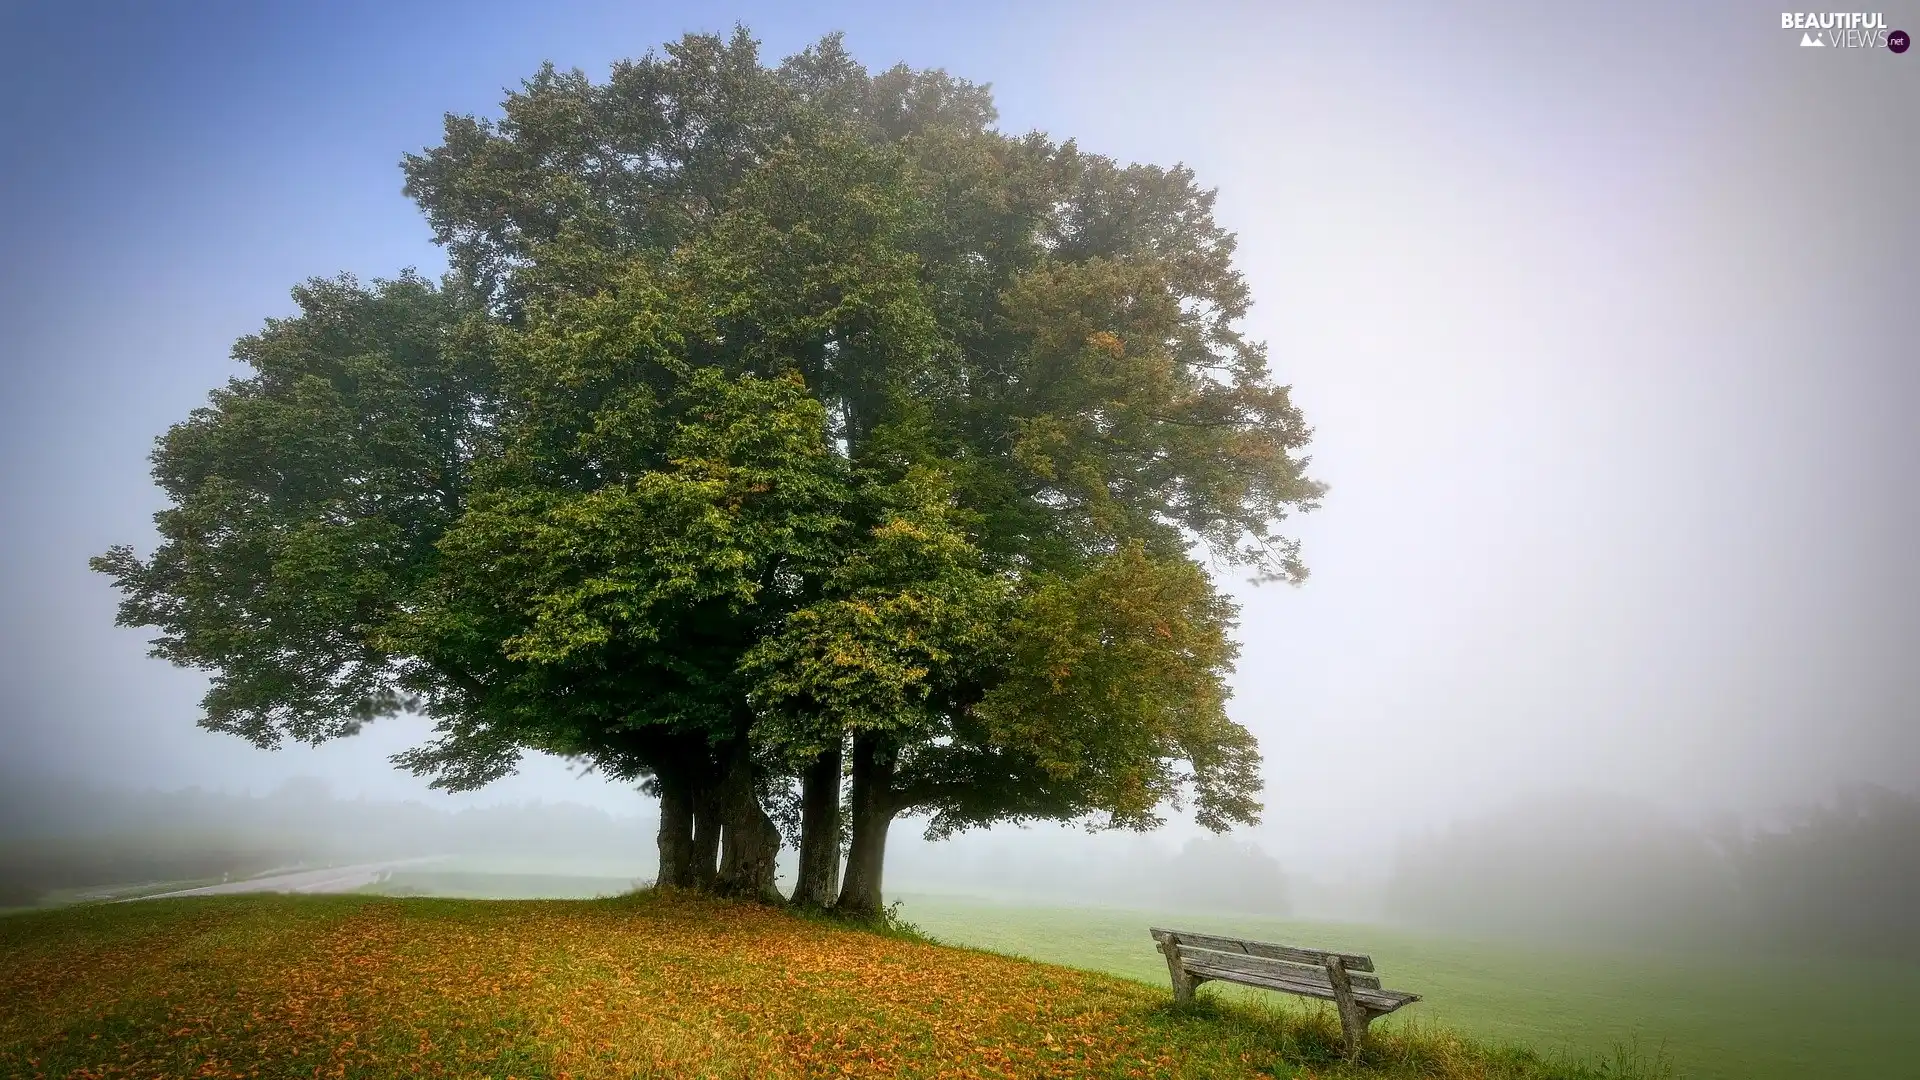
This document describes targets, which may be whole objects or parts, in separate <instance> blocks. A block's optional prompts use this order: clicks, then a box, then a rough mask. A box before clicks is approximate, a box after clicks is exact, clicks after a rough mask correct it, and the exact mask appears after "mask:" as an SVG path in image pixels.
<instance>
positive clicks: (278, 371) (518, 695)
mask: <svg viewBox="0 0 1920 1080" xmlns="http://www.w3.org/2000/svg"><path fill="white" fill-rule="evenodd" d="M994 121H995V116H994V112H993V106H992V102H991V99H990V97H989V95H988V94H987V92H986V90H985V88H983V87H979V86H975V85H972V84H969V83H966V82H964V81H962V80H958V79H955V78H953V77H951V76H948V75H946V74H945V73H943V72H937V71H934V72H928V71H913V70H910V69H908V68H905V67H896V68H893V69H890V70H888V71H885V72H881V73H879V74H877V75H876V74H870V73H868V72H867V71H865V70H864V69H862V68H861V67H860V66H859V65H858V64H856V63H854V62H853V60H852V59H851V58H850V57H848V56H847V54H846V53H845V51H844V50H843V49H842V48H841V45H840V42H839V40H838V38H837V37H828V38H826V39H823V40H822V41H821V42H819V43H818V44H816V45H815V46H813V47H812V48H810V49H808V50H807V51H805V52H803V53H801V54H800V55H798V56H795V57H792V58H789V59H788V60H786V61H784V62H782V63H780V64H778V65H774V66H765V65H763V64H762V63H761V61H760V58H759V55H758V49H757V46H756V45H755V43H754V42H753V41H752V39H751V38H750V37H749V36H748V35H747V34H746V33H745V32H744V31H738V32H736V33H735V34H733V35H732V36H731V37H730V38H726V39H722V38H720V37H714V36H702V35H691V36H688V37H687V38H685V39H683V40H682V41H680V42H678V43H675V44H672V45H669V46H667V47H666V48H665V50H664V52H663V53H662V54H660V55H649V56H648V57H646V58H644V59H642V60H639V61H635V62H631V63H623V64H619V65H616V66H615V68H614V70H613V72H612V75H611V77H610V78H609V79H608V80H607V81H606V82H605V83H600V84H595V83H593V82H591V81H590V80H588V79H587V78H586V77H585V76H584V75H582V74H580V73H578V72H570V73H561V72H558V71H557V70H555V69H554V68H552V67H551V66H549V67H546V68H543V69H542V70H541V71H540V72H539V73H538V74H537V75H535V76H534V77H533V78H532V79H530V80H528V81H527V82H526V83H525V84H524V85H523V87H522V88H521V89H520V90H518V91H516V92H514V93H512V94H510V95H509V97H508V99H507V101H506V103H505V107H504V110H503V115H502V117H501V118H500V119H499V120H497V121H486V120H481V119H476V118H473V117H458V116H449V117H448V119H447V122H446V132H445V137H444V141H443V142H442V143H441V144H440V145H438V146H435V147H432V148H429V149H428V150H426V151H425V152H424V153H422V154H419V155H409V156H408V157H407V158H406V160H405V163H404V167H405V171H406V174H407V191H408V193H409V194H410V195H412V196H413V197H414V198H415V199H416V201H417V202H418V203H419V204H420V206H421V208H422V209H423V210H424V211H425V213H426V215H427V218H428V220H429V221H430V222H431V223H432V225H433V228H434V230H435V233H436V235H437V236H438V238H439V239H440V240H441V242H442V243H443V244H445V245H446V247H447V249H448V251H449V256H450V260H451V263H452V266H453V270H452V271H451V272H450V273H449V275H448V276H447V278H446V280H445V281H444V282H441V283H439V284H436V283H433V282H431V281H428V280H426V279H423V278H421V277H419V276H417V275H413V274H411V273H407V274H403V275H401V276H400V277H398V278H395V279H393V280H390V281H383V282H376V283H374V284H373V285H372V286H370V287H364V286H361V285H359V284H358V283H356V282H354V281H352V280H350V279H344V278H342V279H335V280H316V281H312V282H309V283H307V284H306V285H303V286H302V287H300V288H299V289H297V290H296V291H295V299H296V301H297V302H298V304H299V308H300V311H299V314H298V315H296V316H294V317H292V318H288V319H284V320H275V321H270V322H269V323H268V325H267V327H266V328H265V329H264V330H263V331H262V332H261V333H260V334H257V335H254V336H251V337H249V338H246V339H243V340H242V341H241V342H240V343H239V345H238V346H237V347H236V350H235V356H236V359H238V360H240V361H241V362H243V363H245V364H247V365H248V366H249V368H250V369H251V373H250V374H249V375H247V376H246V377H244V378H239V379H235V380H234V381H232V382H231V383H230V384H229V385H228V386H227V387H226V388H224V389H222V390H220V391H216V392H215V394H214V395H213V398H212V400H211V401H210V403H209V405H208V406H207V407H205V408H202V409H199V410H196V411H195V412H194V413H193V414H192V415H191V416H190V417H189V418H188V419H187V420H185V421H184V422H182V423H180V424H178V425H176V426H175V427H174V428H173V429H172V430H171V431H169V432H168V433H167V434H166V435H165V436H164V437H163V438H162V439H161V440H160V443H159V446H158V448H157V450H156V452H155V456H154V463H155V476H156V479H157V480H158V481H159V482H160V483H161V485H162V486H163V488H164V489H165V490H166V492H167V494H168V496H169V498H170V499H171V502H172V505H171V506H170V507H169V509H167V510H166V511H164V512H162V513H161V514H160V515H159V516H158V518H157V524H158V526H159V530H160V534H161V544H160V547H159V548H158V549H157V550H156V551H155V552H154V554H153V555H152V556H151V557H149V558H146V559H142V558H140V557H138V556H136V555H135V554H134V552H133V551H132V550H131V549H129V548H125V547H120V548H115V549H113V550H111V551H109V552H108V553H107V554H105V555H103V556H101V557H99V558H98V559H96V560H95V565H96V567H97V568H98V569H100V570H102V571H104V572H106V573H108V574H109V575H111V576H112V577H113V578H114V579H115V581H116V583H117V584H118V585H119V587H120V588H121V590H122V592H123V600H122V604H121V609H120V621H121V623H122V624H125V625H131V626H150V627H156V628H158V629H159V631H160V636H159V638H158V639H157V641H156V645H155V647H156V653H157V654H158V655H160V656H163V657H165V658H167V659H170V660H172V661H174V662H175V663H179V664H183V665H189V666H194V667H198V668H202V669H205V670H207V671H208V672H209V673H210V675H211V678H212V686H211V689H210V691H209V693H208V695H207V699H206V710H207V713H206V717H205V719H204V720H203V723H204V724H205V725H206V726H208V727H210V728H214V729H216V730H224V731H230V732H234V733H236V734H240V735H242V736H244V737H246V738H249V739H251V740H252V741H254V742H255V743H258V744H260V745H262V746H272V745H275V744H277V743H278V742H280V741H281V740H284V739H296V740H303V741H320V740H323V739H328V738H334V737H339V736H343V735H349V734H352V733H353V732H355V731H357V730H358V728H359V727H360V725H362V724H363V723H365V722H367V721H368V720H370V719H372V718H375V717H378V716H381V715H386V714H391V713H394V712H396V711H400V710H415V711H418V712H420V713H422V714H424V715H426V716H428V717H431V718H432V719H433V720H434V722H435V724H436V725H437V737H436V738H435V739H434V740H433V741H432V742H430V743H429V744H427V745H425V746H422V747H419V748H416V749H415V750H413V751H410V752H408V753H405V754H402V755H400V757H399V759H398V762H399V764H401V765H403V766H405V767H407V768H410V769H413V770H414V771H416V772H418V773H421V774H423V775H427V776H430V777H432V778H433V782H434V783H435V784H437V785H439V786H443V787H450V788H469V787H474V786H478V785H481V784H484V783H487V782H489V781H491V780H493V779H495V778H497V777H499V776H501V775H503V774H505V773H506V772H509V771H511V769H512V768H513V767H514V764H515V762H516V761H517V760H518V759H519V757H520V755H521V754H523V753H524V752H527V751H538V752H548V753H555V754H561V755H567V756H572V757H576V758H581V759H584V760H587V761H590V762H592V763H593V764H595V765H596V766H597V767H599V768H601V769H602V770H604V771H606V772H607V773H609V774H610V775H614V776H618V777H621V778H624V779H629V780H634V781H639V782H643V783H645V784H646V785H647V786H648V788H649V790H652V791H653V792H655V793H656V794H658V795H659V796H660V798H661V801H662V825H661V835H660V839H659V843H660V850H661V872H660V873H661V881H662V882H663V883H668V884H676V885H684V886H696V887H704V886H713V887H718V888H722V889H725V890H727V891H731V892H738V893H746V894H761V895H764V894H770V892H771V889H772V883H773V858H774V854H775V853H776V852H777V850H778V847H779V844H780V840H781V835H780V829H779V827H778V825H777V824H776V820H778V821H784V822H787V823H788V826H789V831H790V832H793V833H797V837H796V839H797V842H798V844H799V847H800V854H801V867H800V883H799V885H798V886H797V887H796V890H795V894H794V898H795V900H797V901H799V902H803V903H809V904H816V905H826V904H830V903H834V902H835V901H836V894H837V902H838V903H839V905H840V906H841V907H843V908H845V909H847V910H849V911H853V912H856V913H872V912H874V911H877V910H878V907H879V904H880V898H881V871H882V865H883V857H884V850H885V839H886V834H887V827H888V824H889V823H890V822H891V821H892V820H893V819H894V818H895V817H897V816H899V815H900V814H902V813H908V812H912V813H918V814H925V815H927V816H929V818H930V820H931V826H930V829H931V831H932V832H933V833H935V834H944V833H947V832H951V831H953V830H956V829H964V828H970V827H976V826H983V825H989V824H992V823H994V822H1000V821H1022V820H1035V819H1053V820H1077V821H1083V822H1086V823H1088V824H1090V825H1093V826H1094V827H1121V828H1135V829H1141V828H1151V827H1153V826H1155V825H1157V824H1159V822H1160V816H1159V815H1160V814H1161V812H1162V809H1163V808H1164V807H1166V806H1168V805H1170V804H1172V805H1180V804H1182V802H1183V800H1188V799H1190V800H1191V801H1192V804H1193V807H1194V810H1195V813H1196V816H1197V818H1198V820H1199V821H1200V822H1201V823H1202V824H1204V825H1206V826H1208V827H1209V828H1213V829H1224V828H1227V827H1230V826H1231V825H1233V824H1236V823H1248V822H1252V821H1254V820H1256V818H1257V814H1258V810H1259V803H1258V799H1257V793H1258V791H1259V787H1260V779H1259V757H1258V753H1257V750H1256V747H1255V745H1254V740H1253V738H1252V737H1251V735H1249V734H1248V732H1247V731H1246V730H1245V729H1244V728H1242V727H1240V726H1239V725H1238V724H1235V723H1234V722H1233V721H1231V720H1230V719H1229V718H1228V717H1227V715H1226V711H1225V702H1226V699H1227V695H1228V689H1227V685H1226V677H1227V675H1228V673H1229V672H1230V671H1231V667H1232V664H1233V661H1234V658H1235V646H1234V643H1233V639H1232V628H1233V624H1234V617H1235V609H1234V607H1233V605H1232V603H1231V602H1230V601H1228V600H1227V599H1226V598H1225V597H1223V596H1221V595H1220V594H1219V593H1218V592H1217V591H1216V589H1215V587H1214V585H1213V582H1212V580H1211V577H1210V576H1209V574H1208V573H1207V571H1206V569H1205V568H1204V566H1203V565H1202V561H1201V560H1203V559H1204V560H1210V561H1212V562H1213V563H1214V564H1215V565H1217V566H1220V567H1229V568H1231V567H1238V568H1241V569H1243V570H1246V571H1251V572H1252V573H1253V574H1254V575H1255V576H1256V577H1259V578H1270V579H1286V580H1294V581H1297V580H1299V579H1301V578H1302V577H1303V576H1304V575H1305V568H1304V566H1303V565H1302V564H1301V562H1300V559H1299V553H1298V548H1297V545H1296V544H1295V543H1294V542H1293V541H1291V540H1289V539H1287V538H1286V537H1285V536H1284V535H1282V534H1281V533H1280V532H1279V527H1280V523H1281V522H1282V521H1283V520H1284V518H1285V517H1286V516H1287V515H1288V514H1289V513H1291V512H1295V511H1299V510H1306V509H1311V508H1312V507H1313V505H1314V503H1315V500H1316V499H1317V497H1318V495H1319V493H1320V490H1321V489H1320V487H1319V485H1317V484H1316V483H1315V482H1313V481H1312V480H1310V479H1308V478H1307V477H1306V475H1305V472H1304V469H1305V464H1306V460H1305V458H1304V456H1303V455H1302V451H1303V449H1304V447H1305V445H1306V443H1307V440H1308V437H1309V431H1308V429H1307V427H1306V425H1305V423H1304V421H1303V419H1302V417H1301V416H1300V413H1299V412H1298V410H1297V409H1296V408H1295V407H1294V406H1293V404H1292V403H1291V401H1290V398H1289V396H1288V392H1287V389H1286V388H1285V387H1284V386H1281V385H1279V384H1277V383H1275V382H1274V381H1273V379H1272V377H1271V375H1270V373H1269V371H1268V368H1267V364H1266V358H1265V355H1264V353H1263V351H1262V349H1261V348H1260V347H1259V346H1258V344H1256V343H1254V342H1250V341H1248V340H1246V339H1245V338H1244V337H1242V336H1241V335H1240V333H1239V332H1238V330H1237V329H1236V324H1237V322H1238V321H1239V319H1240V318H1241V317H1242V316H1243V315H1244V313H1245V311H1246V308H1247V304H1248V295H1247V289H1246V286H1245V284H1244V282H1243V281H1242V280H1241V278H1240V276H1239V275H1238V273H1237V272H1236V271H1235V270H1234V268H1233V265H1232V253H1233V240H1232V237H1231V236H1229V235H1228V234H1227V233H1225V232H1224V231H1223V230H1221V229H1220V228H1219V227H1218V226H1217V225H1216V224H1215V223H1214V222H1213V220H1212V214H1211V211H1212V204H1213V195H1212V193H1211V192H1209V191H1205V190H1202V189H1200V188H1198V187H1197V186H1196V185H1195V183H1194V179H1193V177H1192V175H1191V174H1190V173H1189V172H1188V171H1187V170H1185V169H1180V168H1175V169H1161V168H1157V167H1153V166H1144V165H1121V164H1118V163H1116V162H1113V161H1111V160H1109V159H1106V158H1103V157H1099V156H1097V155H1092V154H1087V153H1083V152H1082V151H1080V150H1079V149H1078V148H1077V147H1076V146H1075V145H1074V144H1073V143H1071V142H1066V143H1056V142H1054V141H1052V140H1050V139H1048V138H1046V137H1044V136H1041V135H1038V134H1033V135H1027V136H1024V137H1012V136H1008V135H1005V134H1003V133H1001V132H999V131H998V130H997V129H996V128H995V127H994V126H993V125H994ZM849 781H850V788H848V789H847V791H846V792H845V795H844V798H843V786H845V785H846V784H847V783H848V782H849ZM796 782H797V783H798V788H799V791H798V796H797V800H796V798H795V794H794V785H795V783H796ZM843 803H844V807H845V810H846V811H848V812H850V814H851V818H852V830H851V832H852V835H851V848H850V850H849V853H848V854H847V856H846V863H845V866H846V873H845V881H844V884H841V883H840V881H839V877H840V865H841V864H840V860H841V847H842V835H843V825H842V816H843ZM716 859H717V860H718V861H717V863H716Z"/></svg>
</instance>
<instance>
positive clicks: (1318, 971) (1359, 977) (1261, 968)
mask: <svg viewBox="0 0 1920 1080" xmlns="http://www.w3.org/2000/svg"><path fill="white" fill-rule="evenodd" d="M1180 957H1181V959H1182V960H1188V961H1192V962H1196V963H1203V964H1212V965H1214V966H1215V967H1224V968H1228V969H1230V970H1233V971H1244V972H1246V973H1247V974H1249V975H1268V976H1272V977H1273V978H1276V979H1301V980H1304V981H1306V982H1314V983H1322V984H1327V985H1331V984H1330V983H1328V980H1327V969H1326V965H1324V964H1317V965H1312V966H1308V965H1306V964H1296V963H1293V962H1291V961H1287V960H1270V959H1268V958H1266V957H1264V956H1249V955H1247V954H1246V953H1230V952H1221V951H1220V950H1218V949H1196V948H1194V947H1193V946H1191V945H1188V944H1187V943H1186V939H1185V938H1181V939H1180ZM1347 977H1348V978H1349V979H1351V980H1352V981H1353V985H1355V986H1358V987H1362V988H1364V989H1367V990H1378V989H1380V977H1379V976H1378V975H1367V974H1352V975H1349V976H1347Z"/></svg>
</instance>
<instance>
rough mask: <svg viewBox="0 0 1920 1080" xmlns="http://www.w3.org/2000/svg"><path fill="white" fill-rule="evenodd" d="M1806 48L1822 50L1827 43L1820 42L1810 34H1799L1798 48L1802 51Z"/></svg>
mask: <svg viewBox="0 0 1920 1080" xmlns="http://www.w3.org/2000/svg"><path fill="white" fill-rule="evenodd" d="M1808 46H1812V47H1813V48H1816V49H1824V48H1826V47H1827V43H1826V42H1824V41H1821V40H1820V39H1819V38H1817V37H1814V36H1813V35H1812V34H1801V35H1800V47H1801V48H1803V49H1804V48H1807V47H1808Z"/></svg>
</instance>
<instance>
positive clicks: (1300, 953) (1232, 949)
mask: <svg viewBox="0 0 1920 1080" xmlns="http://www.w3.org/2000/svg"><path fill="white" fill-rule="evenodd" d="M1152 933H1153V937H1154V940H1155V941H1165V940H1166V939H1167V937H1168V936H1169V935H1172V936H1174V937H1177V938H1179V939H1180V944H1182V945H1192V946H1193V947H1195V948H1198V949H1213V950H1216V951H1218V952H1226V953H1244V954H1245V955H1247V956H1259V957H1264V958H1266V959H1268V960H1284V961H1286V962H1287V963H1290V964H1308V965H1312V966H1316V967H1317V966H1320V965H1322V964H1325V963H1326V962H1327V957H1329V956H1338V957H1339V958H1340V960H1341V962H1343V963H1345V964H1346V965H1347V970H1348V971H1372V970H1373V959H1372V958H1371V957H1367V956H1362V955H1360V954H1359V953H1331V952H1324V951H1322V950H1320V949H1296V948H1294V947H1293V946H1291V945H1275V944H1273V943H1271V942H1266V941H1243V940H1241V939H1239V938H1228V937H1219V936H1217V935H1214V934H1192V933H1188V932H1187V931H1185V930H1168V929H1165V928H1163V927H1158V926H1156V927H1153V929H1152Z"/></svg>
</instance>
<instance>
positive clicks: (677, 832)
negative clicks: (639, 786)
mask: <svg viewBox="0 0 1920 1080" xmlns="http://www.w3.org/2000/svg"><path fill="white" fill-rule="evenodd" d="M659 847H660V871H659V873H657V874H655V875H654V878H653V880H654V884H656V885H664V886H667V887H669V888H675V889H686V888H691V887H692V886H693V793H692V792H691V791H689V790H688V788H687V785H686V784H685V783H684V782H671V783H670V782H668V780H667V778H666V777H661V778H660V835H659Z"/></svg>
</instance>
